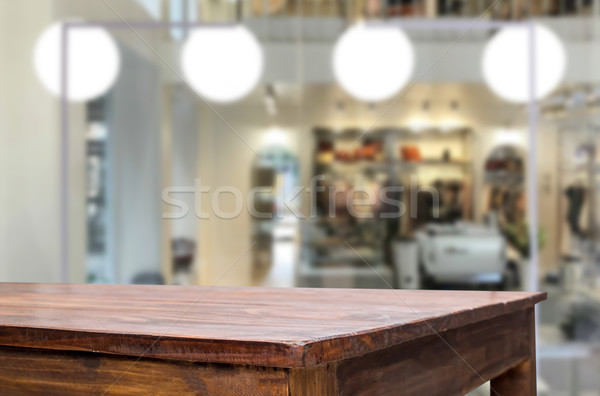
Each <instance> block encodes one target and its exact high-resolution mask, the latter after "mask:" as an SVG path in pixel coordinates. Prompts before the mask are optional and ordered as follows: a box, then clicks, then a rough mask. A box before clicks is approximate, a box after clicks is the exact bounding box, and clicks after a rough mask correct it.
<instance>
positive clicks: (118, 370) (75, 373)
mask: <svg viewBox="0 0 600 396" xmlns="http://www.w3.org/2000/svg"><path fill="white" fill-rule="evenodd" d="M288 388H289V386H288V373H287V372H286V369H280V368H264V367H263V368H261V367H251V366H234V365H226V364H210V363H192V362H176V361H168V360H160V359H147V358H142V359H139V360H138V359H136V358H133V357H128V356H116V355H106V354H101V353H91V352H64V351H49V350H40V349H30V348H11V347H0V394H2V395H11V396H19V395H44V396H51V395H56V396H59V395H60V396H63V395H82V396H83V395H86V396H87V395H103V394H106V395H215V396H239V395H253V396H289V392H288ZM305 395H307V396H308V395H309V394H305ZM313 395H314V394H313Z"/></svg>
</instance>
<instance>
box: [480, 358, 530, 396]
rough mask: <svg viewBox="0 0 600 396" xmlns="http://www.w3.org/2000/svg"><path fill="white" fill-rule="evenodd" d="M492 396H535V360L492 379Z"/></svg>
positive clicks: (525, 362) (527, 361)
mask: <svg viewBox="0 0 600 396" xmlns="http://www.w3.org/2000/svg"><path fill="white" fill-rule="evenodd" d="M491 389H492V390H491V394H492V396H504V395H511V396H535V395H536V375H535V360H533V363H532V360H531V359H528V360H526V361H524V362H523V363H521V364H519V365H518V366H516V367H513V368H512V369H510V370H508V371H506V372H505V373H504V374H502V375H500V376H498V377H496V378H494V379H492V382H491Z"/></svg>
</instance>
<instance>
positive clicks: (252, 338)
mask: <svg viewBox="0 0 600 396" xmlns="http://www.w3.org/2000/svg"><path fill="white" fill-rule="evenodd" d="M545 298H546V295H545V293H521V292H518V293H516V292H476V291H473V292H470V291H469V292H464V291H460V292H458V291H421V290H415V291H412V290H410V291H409V290H358V289H297V288H290V289H277V288H273V289H265V288H228V287H213V288H209V287H183V286H132V285H126V286H119V285H59V284H8V283H4V284H0V345H3V346H12V347H30V348H40V349H53V350H63V351H89V352H101V353H107V354H117V355H127V356H133V357H135V356H142V355H143V356H145V357H154V358H161V359H177V360H188V361H196V362H212V363H227V364H238V365H255V366H263V367H286V368H294V367H313V366H317V365H320V364H324V363H329V362H335V361H339V360H342V359H348V358H352V357H356V356H362V355H365V354H367V353H372V352H375V351H378V350H382V349H384V348H389V347H391V346H394V345H398V344H401V343H405V342H408V341H410V340H414V339H416V338H420V337H426V336H428V335H432V334H434V333H435V332H443V331H446V330H450V329H454V328H458V327H463V326H466V325H469V324H472V323H476V322H480V321H484V320H488V319H492V318H495V317H498V316H501V315H506V314H510V313H514V312H517V311H521V310H524V309H529V308H531V307H533V305H534V304H535V303H537V302H539V301H542V300H544V299H545Z"/></svg>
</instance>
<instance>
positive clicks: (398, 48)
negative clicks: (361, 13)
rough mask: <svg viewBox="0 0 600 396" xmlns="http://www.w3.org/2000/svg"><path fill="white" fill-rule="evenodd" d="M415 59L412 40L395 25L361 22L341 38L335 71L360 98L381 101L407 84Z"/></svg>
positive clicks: (336, 51) (347, 89) (340, 82)
mask: <svg viewBox="0 0 600 396" xmlns="http://www.w3.org/2000/svg"><path fill="white" fill-rule="evenodd" d="M414 62H415V55H414V50H413V47H412V44H411V42H410V40H409V38H408V37H407V36H406V34H405V33H404V32H403V31H402V30H401V29H400V28H398V27H394V26H366V25H365V24H363V23H359V24H356V25H354V26H353V27H351V28H349V29H348V30H346V31H345V32H344V34H342V35H341V36H340V38H339V39H338V41H337V43H336V45H335V48H334V51H333V72H334V74H335V77H336V79H337V81H338V83H339V84H340V85H341V86H342V88H344V90H345V91H346V92H347V93H348V94H350V95H352V96H353V97H355V98H356V99H359V100H362V101H367V102H378V101H382V100H385V99H389V98H391V97H392V96H394V95H395V94H397V93H398V92H400V90H401V89H402V88H403V87H404V85H405V84H406V83H407V82H408V80H409V78H410V77H411V74H412V71H413V67H414Z"/></svg>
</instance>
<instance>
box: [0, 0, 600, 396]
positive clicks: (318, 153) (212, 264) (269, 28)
mask: <svg viewBox="0 0 600 396" xmlns="http://www.w3.org/2000/svg"><path fill="white" fill-rule="evenodd" d="M0 16H1V18H2V19H1V24H0V26H2V29H3V30H2V32H1V34H0V138H1V139H2V140H1V141H0V150H1V152H0V172H2V173H1V174H0V178H1V180H2V181H3V187H2V189H1V190H0V211H1V214H0V218H1V219H2V221H1V222H0V225H1V226H0V230H1V231H2V235H1V236H0V252H1V256H0V281H6V282H73V283H85V282H88V283H125V284H130V283H131V284H139V283H147V284H180V285H183V284H185V285H221V286H222V285H233V286H269V287H293V286H295V287H347V288H353V287H358V288H390V287H393V288H408V289H417V288H426V289H481V290H530V289H532V288H535V289H538V290H543V291H547V292H548V293H549V299H548V301H547V302H545V303H543V304H541V305H540V307H539V323H540V327H539V347H538V348H539V350H538V357H539V370H540V381H541V382H540V385H539V386H538V389H539V394H543V395H600V376H598V375H597V373H598V371H599V370H600V240H599V232H600V228H599V226H600V212H599V211H598V210H597V208H598V203H599V202H600V201H599V199H600V146H599V144H600V0H580V1H574V0H532V1H527V2H526V1H520V0H514V1H507V0H497V1H494V2H492V1H490V0H445V1H444V0H408V1H404V0H402V1H396V0H357V1H326V0H287V1H284V0H269V1H261V0H243V1H242V2H241V3H237V2H235V1H230V0H198V1H196V0H170V1H169V0H137V1H135V0H119V1H114V0H109V1H106V2H105V1H102V0H99V1H96V0H94V1H81V0H20V1H2V2H0ZM358 20H366V21H370V20H373V21H375V20H377V21H381V20H383V21H388V22H389V21H392V22H394V21H395V22H398V26H402V23H403V22H408V23H407V24H406V28H405V29H404V32H405V34H406V35H407V37H408V38H409V39H410V41H411V42H412V46H413V47H414V63H415V64H414V69H413V71H412V74H411V75H410V77H409V79H408V81H407V82H406V84H405V85H404V87H403V89H402V90H401V91H400V92H399V93H397V94H395V95H393V96H392V97H389V98H387V99H385V100H361V99H359V98H357V97H356V95H352V94H350V93H349V92H348V91H347V90H346V89H344V88H343V87H342V86H340V84H339V82H338V81H337V80H336V75H335V73H334V70H333V69H332V53H333V51H334V48H335V46H336V41H337V40H338V38H339V37H340V35H342V33H343V32H344V31H345V29H347V28H348V27H350V26H353V24H354V23H356V22H357V21H358ZM59 21H79V22H77V23H80V24H81V25H77V23H75V25H74V26H72V27H71V29H77V28H83V27H82V26H83V25H85V23H86V22H102V23H105V25H103V26H104V27H105V29H106V31H107V32H108V33H109V34H110V36H111V37H112V38H113V39H114V41H115V43H116V45H117V49H118V54H119V59H120V61H119V62H120V63H119V65H118V76H116V77H115V78H116V81H115V82H114V84H112V86H111V87H110V89H108V90H107V91H106V92H103V93H102V94H101V95H100V96H96V97H94V98H91V99H89V100H83V101H67V100H65V101H61V99H60V94H59V95H58V96H56V95H54V94H52V93H50V92H49V91H48V89H47V88H46V87H45V86H44V84H42V83H41V82H40V80H39V79H38V76H37V75H36V68H35V67H34V48H36V45H37V44H39V43H38V38H39V37H40V34H42V32H44V30H45V29H47V28H48V27H49V26H51V25H52V24H54V23H56V22H59ZM490 21H492V22H503V21H504V22H523V21H525V22H527V21H535V22H537V23H540V24H543V25H544V26H546V27H547V28H548V29H550V30H551V31H552V32H554V34H555V35H556V36H557V37H558V38H559V39H560V40H561V42H562V43H563V45H564V49H565V53H566V68H565V71H564V75H563V76H562V78H561V81H560V84H558V86H557V87H556V88H554V89H553V90H552V91H551V92H549V93H548V94H546V95H545V96H544V97H543V98H539V100H534V101H533V102H532V103H528V102H527V101H524V102H523V101H521V102H520V103H515V102H514V101H510V100H506V99H505V98H502V97H500V96H499V95H498V94H497V93H496V92H494V91H493V90H492V89H490V87H489V86H488V84H486V81H485V78H484V77H485V76H484V73H483V72H482V70H481V57H482V53H483V52H484V49H485V48H486V44H487V43H488V41H489V40H490V39H492V38H493V37H494V35H495V34H496V33H497V32H498V30H499V26H500V25H498V26H496V27H494V26H495V25H489V26H490V28H481V27H477V26H476V25H477V24H478V23H482V24H485V23H488V22H490ZM132 22H135V23H133V24H132V25H131V26H129V25H130V24H131V23H132ZM204 23H206V24H208V23H224V24H225V25H227V24H233V25H236V24H242V25H244V26H246V27H247V29H248V30H249V31H250V32H252V34H253V35H254V37H256V39H257V41H258V43H260V47H261V48H262V51H263V53H264V68H263V70H262V72H261V76H260V81H259V82H258V84H256V86H254V87H253V88H252V89H251V90H250V92H249V93H248V94H247V95H244V96H243V97H241V98H237V99H236V100H233V101H228V102H223V101H220V100H211V99H209V98H206V97H203V96H202V95H199V94H198V93H197V92H195V91H194V89H193V88H192V87H190V86H189V81H186V73H185V72H184V71H183V69H184V68H185V65H183V64H182V63H184V61H182V58H181V53H182V51H183V48H184V46H185V45H186V42H187V40H188V39H189V38H190V37H191V36H193V34H194V31H195V30H196V29H199V24H204ZM111 24H112V25H111ZM92 47H93V46H92ZM94 50H95V49H94V48H92V49H91V50H90V51H91V52H93V51H94ZM227 50H228V49H223V51H227ZM229 50H231V49H229ZM517 52H518V51H517ZM520 55H522V54H519V53H516V54H506V64H505V65H501V66H502V67H506V70H507V76H505V78H506V79H508V80H510V79H511V75H510V70H511V64H512V63H513V61H514V59H513V56H514V57H519V56H520ZM36 56H37V55H36ZM544 61H545V62H547V63H544V65H541V66H542V69H544V68H546V67H550V66H551V64H552V63H553V60H552V59H550V60H548V59H545V60H544ZM515 62H516V61H515ZM234 66H235V67H237V68H241V69H244V68H246V67H250V66H249V65H245V64H239V65H234ZM384 68H385V67H384ZM38 72H39V70H38ZM52 73H54V74H52V75H51V78H55V77H58V76H59V75H60V73H59V70H58V68H57V69H56V70H54V71H52ZM66 73H68V72H66ZM231 78H232V79H233V78H234V77H233V75H232V77H231ZM62 88H63V89H65V90H67V89H68V88H67V87H62ZM63 92H64V91H63ZM532 134H533V136H532ZM531 142H535V143H536V147H535V150H532V147H531ZM532 160H534V163H532ZM532 167H533V168H532ZM532 175H533V176H535V177H534V179H533V182H534V184H532V183H531V176H532ZM384 188H388V191H389V193H388V195H387V196H386V197H387V198H391V199H392V200H393V201H391V200H386V199H381V194H379V192H380V191H381V190H382V189H384ZM355 193H356V194H358V195H356V196H353V197H350V199H351V200H353V204H352V206H348V205H347V202H349V194H355ZM532 193H533V194H534V198H533V199H532V198H531V196H530V195H531V194H532ZM361 194H363V195H364V197H363V198H364V199H362V198H361V197H362V196H361ZM370 197H376V198H375V199H371V198H370ZM391 202H396V203H401V205H397V204H393V203H391ZM400 211H402V215H400V216H394V215H390V216H384V215H382V214H398V213H399V212H400ZM531 211H535V216H531ZM532 218H533V219H535V218H537V222H538V224H537V225H536V227H531V222H530V221H531V219H532ZM532 228H533V230H532ZM532 238H535V239H537V240H536V241H534V243H533V246H534V247H537V249H534V250H532V248H531V246H532V242H531V241H532ZM532 252H533V253H534V254H533V256H532ZM398 304H402V301H398Z"/></svg>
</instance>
